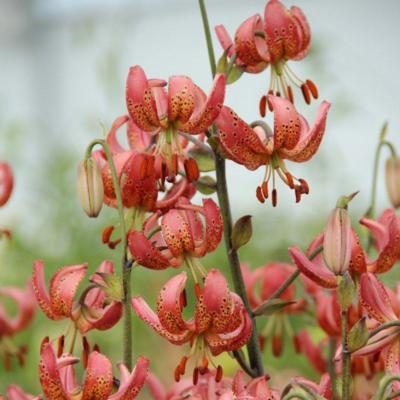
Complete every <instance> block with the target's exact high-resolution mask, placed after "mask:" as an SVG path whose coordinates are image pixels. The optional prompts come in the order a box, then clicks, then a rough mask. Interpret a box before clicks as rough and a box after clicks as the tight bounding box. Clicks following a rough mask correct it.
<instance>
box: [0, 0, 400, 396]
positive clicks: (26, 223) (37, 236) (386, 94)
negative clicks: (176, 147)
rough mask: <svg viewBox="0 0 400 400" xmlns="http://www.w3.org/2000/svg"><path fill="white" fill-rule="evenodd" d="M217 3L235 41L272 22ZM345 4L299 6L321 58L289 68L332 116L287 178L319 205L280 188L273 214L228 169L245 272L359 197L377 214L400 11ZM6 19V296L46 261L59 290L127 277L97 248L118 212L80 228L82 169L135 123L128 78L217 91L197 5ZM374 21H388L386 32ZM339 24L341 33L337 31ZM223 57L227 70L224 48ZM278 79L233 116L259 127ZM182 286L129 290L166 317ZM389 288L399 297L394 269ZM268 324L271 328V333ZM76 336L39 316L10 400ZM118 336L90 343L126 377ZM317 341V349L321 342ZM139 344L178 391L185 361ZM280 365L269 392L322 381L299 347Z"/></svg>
mask: <svg viewBox="0 0 400 400" xmlns="http://www.w3.org/2000/svg"><path fill="white" fill-rule="evenodd" d="M209 3H210V6H209V14H210V20H211V25H215V24H217V23H224V24H226V26H227V29H228V30H229V31H230V32H232V33H233V32H234V30H235V29H236V27H237V25H238V24H239V23H240V22H241V21H242V20H244V19H245V18H247V17H248V16H250V15H252V14H254V13H256V12H259V13H262V11H263V5H264V3H265V2H264V1H261V0H252V1H248V2H241V1H238V0H235V1H229V2H228V1H222V0H219V1H215V2H209ZM211 3H212V4H211ZM286 3H287V5H291V4H293V3H292V2H286ZM334 3H335V4H334V5H333V2H318V1H316V0H313V1H298V2H296V4H298V5H299V6H301V7H302V8H303V10H304V11H305V13H306V15H307V16H308V17H309V20H310V23H311V26H312V28H313V32H314V39H313V47H312V52H311V54H310V56H309V57H307V58H306V60H305V61H303V62H302V63H292V64H291V66H292V67H293V68H294V69H295V71H296V72H297V73H298V74H299V75H300V76H302V77H304V78H307V77H311V78H312V79H313V80H314V81H315V82H317V83H318V86H319V88H320V92H321V93H322V98H324V99H328V100H329V101H331V102H332V103H333V107H332V111H331V112H330V116H329V122H328V127H327V135H326V139H325V140H324V142H323V144H322V146H321V149H320V152H319V153H318V155H317V156H316V157H315V159H313V161H312V162H310V163H307V164H305V165H295V166H290V168H291V170H293V172H294V173H295V174H296V175H301V176H302V177H304V178H306V179H307V181H308V182H309V183H310V186H311V194H310V195H309V196H306V197H304V198H303V199H302V202H301V203H300V204H298V205H294V201H293V197H292V193H290V191H289V190H286V187H283V185H282V186H279V206H278V207H277V208H276V209H272V207H271V206H270V205H269V204H266V205H260V204H258V203H257V201H256V199H255V196H254V189H255V187H256V186H257V184H259V181H260V180H261V177H262V174H263V171H261V170H260V171H258V172H256V173H251V172H249V171H246V170H244V169H243V168H242V167H240V166H237V165H234V164H233V163H231V162H229V163H228V168H229V171H228V178H229V186H230V192H231V198H232V205H233V209H234V217H235V219H236V218H238V217H240V216H241V215H244V214H252V215H253V216H254V218H253V220H254V235H253V239H252V241H251V242H250V243H249V244H248V245H246V246H245V247H244V248H243V249H242V250H241V251H240V255H241V259H242V261H243V262H247V263H248V264H249V265H250V266H251V267H252V268H254V267H257V266H261V265H264V264H266V263H267V262H270V261H274V260H280V261H285V260H286V261H288V260H289V258H288V254H287V248H288V247H289V245H292V244H297V245H299V246H300V247H303V248H304V247H305V246H306V245H307V244H308V243H309V241H310V240H311V239H312V238H313V237H314V236H315V234H317V233H318V232H319V231H320V230H321V229H322V227H323V225H324V222H325V219H326V216H327V213H328V211H329V210H330V208H331V207H332V206H333V205H334V204H335V201H336V198H337V197H338V196H339V195H341V194H344V193H350V192H352V191H354V190H357V189H360V190H361V193H360V195H359V196H358V198H357V199H356V200H355V201H354V202H353V203H354V204H352V207H351V212H352V217H353V218H354V221H357V220H358V219H359V217H360V216H362V214H363V212H365V210H366V208H367V206H368V201H369V190H370V181H371V175H372V161H373V154H374V146H375V144H376V142H377V140H378V132H379V128H380V126H381V124H382V122H383V121H384V120H386V119H389V121H390V125H389V138H392V139H393V138H394V137H396V138H398V136H396V135H395V133H396V129H397V131H398V129H399V128H400V126H399V121H398V120H396V118H398V104H399V101H398V100H399V99H398V93H400V90H399V89H400V87H399V81H398V80H396V79H392V78H393V77H394V76H395V75H396V74H397V65H398V63H396V61H398V60H396V59H395V57H397V58H398V57H399V56H398V55H397V54H393V51H391V49H393V48H395V46H396V42H395V40H396V39H395V38H396V37H398V34H399V32H398V31H399V29H400V28H399V25H398V24H396V23H395V22H392V23H389V21H392V19H393V18H394V16H395V15H397V14H398V11H399V10H400V9H399V3H398V2H396V1H395V0H392V1H388V2H387V3H386V4H385V8H383V7H379V5H377V4H375V2H372V1H363V2H361V1H354V2H345V1H344V0H342V1H339V2H334ZM0 5H1V6H2V10H4V12H3V13H2V14H1V22H2V23H1V24H0V26H1V28H0V30H1V35H0V36H1V39H0V43H1V47H0V56H1V59H2V70H3V73H2V76H1V77H0V82H1V85H0V160H6V161H9V162H10V163H11V164H12V166H13V169H14V173H15V179H16V183H15V184H16V186H15V192H14V193H13V196H12V198H11V200H10V202H9V204H7V205H6V207H4V208H2V209H0V226H1V227H7V228H9V229H11V230H12V233H13V237H12V240H11V241H4V240H2V241H1V242H0V285H1V286H9V285H16V286H22V285H24V284H25V282H26V281H27V280H28V279H29V277H30V275H31V268H32V262H33V260H35V259H38V258H40V259H42V260H44V262H45V267H46V275H47V278H48V279H49V278H50V276H51V275H52V273H53V272H54V271H55V270H56V269H57V268H59V267H60V266H62V265H67V264H74V263H81V262H88V263H89V268H90V269H89V271H90V272H93V271H94V270H95V268H97V266H98V265H99V264H100V262H101V261H102V260H104V259H111V260H114V261H116V263H117V270H118V269H119V268H120V266H119V265H118V261H119V258H120V255H119V249H118V248H117V249H116V250H115V251H111V250H109V249H107V248H106V247H105V246H103V245H102V244H101V240H100V239H101V232H102V229H103V228H104V227H105V226H106V225H109V224H113V223H116V222H117V216H116V214H115V212H114V211H113V210H109V209H103V211H102V213H101V215H100V217H99V218H98V219H96V220H90V219H88V218H87V217H86V216H85V215H84V213H83V212H82V211H81V209H80V207H79V204H78V201H77V197H76V194H75V175H76V168H77V165H78V162H79V160H80V159H81V157H82V155H83V153H84V149H85V145H86V144H87V143H89V141H90V140H92V139H94V138H96V137H101V136H102V135H103V133H102V132H103V130H102V126H101V125H102V124H104V125H105V126H106V127H108V126H110V124H111V122H112V120H113V119H114V118H115V117H116V116H118V115H120V114H122V113H124V112H125V107H124V85H125V78H126V72H127V70H128V67H129V66H130V65H134V64H137V63H139V64H142V65H143V66H144V68H145V70H146V71H147V72H148V74H149V76H150V77H153V76H157V77H164V78H166V77H167V76H168V75H171V74H182V73H185V74H188V75H190V76H192V77H193V79H194V81H195V82H196V83H199V85H200V86H201V87H203V88H204V89H205V90H206V91H207V90H208V88H209V87H210V78H209V70H208V61H207V55H206V51H205V44H204V40H203V32H202V28H201V23H200V19H199V15H198V11H197V2H196V1H192V2H187V1H183V0H180V1H178V0H176V1H166V2H163V1H161V0H159V1H157V0H152V1H148V2H147V1H144V0H143V1H131V2H127V1H122V0H121V1H116V2H111V1H105V0H104V1H102V2H99V3H98V2H91V1H83V2H78V1H39V0H38V1H28V0H26V1H23V0H19V1H11V0H10V1H7V0H2V1H1V2H0ZM378 12H379V13H380V15H381V18H380V19H378V20H376V18H375V16H376V15H377V13H378ZM396 13H397V14H396ZM339 19H340V21H341V27H340V29H339V28H338V26H337V24H336V23H332V21H335V20H339ZM372 24H373V26H374V29H371V26H372ZM215 48H216V52H217V54H220V53H221V50H220V47H219V45H218V44H217V43H215ZM371 49H373V51H372V50H371ZM371 53H373V55H374V56H373V57H371ZM383 65H384V66H385V67H384V68H383V67H382V66H383ZM268 79H269V73H268V72H266V73H264V74H260V75H257V76H249V75H245V76H243V77H242V79H241V80H240V81H239V82H238V84H237V85H234V86H231V87H229V88H228V93H227V104H230V105H232V106H233V107H234V108H235V109H236V111H237V112H238V113H239V114H240V115H241V116H242V117H243V118H245V119H248V120H249V121H250V120H254V119H256V118H258V115H257V105H258V99H259V97H260V95H261V94H263V91H264V90H265V89H266V88H267V85H268V83H267V81H268ZM388 89H390V90H388ZM298 96H299V95H298ZM243 99H244V100H243ZM316 104H317V103H314V104H313V105H312V106H311V107H309V108H306V107H305V106H304V105H303V104H301V105H300V106H299V111H301V112H302V113H304V114H305V115H306V116H307V117H308V118H310V120H311V121H312V119H313V117H314V115H315V112H316V107H317V105H316ZM269 122H270V120H269ZM397 142H398V140H397ZM379 179H380V183H379V186H378V188H379V195H378V200H379V209H380V210H381V209H383V208H384V207H385V206H388V202H387V199H386V195H385V190H384V185H383V183H382V182H383V180H382V173H380V177H379ZM196 199H197V200H199V199H200V197H197V198H196ZM204 265H205V266H206V267H207V268H210V267H218V268H221V269H222V270H223V271H224V272H226V273H227V276H229V273H228V270H227V263H226V259H225V253H224V248H223V245H221V246H220V248H219V249H218V251H216V252H215V253H213V254H211V255H209V256H208V257H206V259H205V260H204ZM174 273H176V271H175V270H168V271H162V272H159V273H155V272H152V271H149V270H146V269H144V268H137V269H135V270H134V272H133V274H132V283H133V288H134V289H133V290H134V293H136V294H140V295H142V296H144V297H145V298H146V300H148V302H149V304H151V305H154V304H155V298H156V296H157V293H158V291H159V289H160V288H161V286H162V285H163V283H164V282H165V281H166V280H167V279H168V277H169V276H171V275H172V274H174ZM390 278H391V279H392V282H397V281H398V278H399V273H398V271H397V270H396V268H395V269H394V270H393V271H392V272H391V275H390ZM7 306H9V305H8V304H7ZM10 306H11V308H12V305H10ZM264 323H265V320H263V319H262V320H260V325H261V326H263V325H264ZM294 324H295V325H299V326H304V325H305V324H307V326H309V325H310V322H309V320H308V319H304V318H303V317H300V318H297V320H296V321H294ZM67 325H68V322H67V321H60V322H49V321H48V320H47V319H46V318H45V317H44V315H43V314H42V313H41V311H40V310H38V311H37V313H36V317H35V319H34V322H33V324H32V325H31V326H30V328H29V330H27V331H25V332H23V333H21V334H19V335H17V336H16V337H15V338H14V339H13V340H14V341H15V343H16V344H27V345H28V347H29V352H28V355H27V362H26V365H25V366H24V367H23V368H19V367H18V366H17V365H16V364H15V363H14V365H13V368H12V370H11V371H5V370H4V369H3V366H2V365H1V364H0V393H2V392H4V390H5V388H6V386H7V385H8V384H10V383H11V382H15V383H17V384H20V385H21V386H22V387H23V388H24V389H25V390H26V391H27V392H31V393H34V394H36V393H39V392H40V385H39V383H38V379H37V378H38V369H37V365H38V349H39V345H40V342H41V340H42V338H43V337H44V336H46V335H49V336H50V337H52V338H56V337H57V336H59V335H60V334H62V333H64V332H65V330H66V328H67ZM120 328H121V326H120V324H119V325H118V326H116V327H115V328H114V329H112V330H111V331H109V332H107V333H101V332H90V333H89V335H88V338H89V340H90V341H91V342H92V343H98V344H99V345H100V348H101V350H102V351H103V352H104V353H105V354H106V355H107V356H109V357H110V359H111V360H112V361H113V362H114V363H116V362H117V361H119V360H120V359H121V329H120ZM313 335H314V337H315V338H318V337H319V335H320V333H319V332H318V331H315V332H313ZM133 340H134V352H135V357H136V356H138V355H144V356H146V357H149V358H150V359H151V369H152V371H153V372H155V374H156V375H158V376H159V377H161V379H162V381H163V382H165V383H167V384H170V383H171V382H172V373H171V371H173V369H174V367H175V365H176V363H177V362H178V360H179V359H180V356H181V354H183V353H182V352H183V351H186V350H187V347H185V349H181V348H178V347H175V346H173V345H170V344H168V343H167V342H165V341H164V340H162V339H161V338H159V337H158V336H157V334H155V333H154V332H153V331H152V330H151V329H150V328H148V327H147V326H145V324H144V323H142V322H141V321H139V320H138V319H137V318H134V339H133ZM269 349H270V346H268V345H267V346H266V351H265V360H266V366H267V367H266V369H267V371H268V372H269V373H270V374H271V375H273V380H272V383H273V385H277V386H282V384H283V382H287V381H288V379H289V377H291V376H293V375H295V374H304V375H305V376H308V377H311V378H316V377H317V375H316V374H315V372H314V371H313V370H312V368H311V366H310V365H309V363H308V361H306V359H305V358H304V357H303V356H301V355H296V356H294V355H293V354H294V352H293V348H292V344H291V343H290V342H289V341H287V342H286V343H285V346H284V354H283V355H282V357H280V358H279V359H276V358H274V357H272V356H271V354H270V351H269ZM221 362H223V363H224V365H225V366H226V371H227V373H229V372H232V373H233V372H234V370H235V368H236V365H235V363H234V362H233V361H232V360H230V359H229V357H227V356H225V357H224V359H223V360H222V361H221ZM278 370H279V373H276V374H274V371H278ZM143 398H146V395H145V394H144V395H143Z"/></svg>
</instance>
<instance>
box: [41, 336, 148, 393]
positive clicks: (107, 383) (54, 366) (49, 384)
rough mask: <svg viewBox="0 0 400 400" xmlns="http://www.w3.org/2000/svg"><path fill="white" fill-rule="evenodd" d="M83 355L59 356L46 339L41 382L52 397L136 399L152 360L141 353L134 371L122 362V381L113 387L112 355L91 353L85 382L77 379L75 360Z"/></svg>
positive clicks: (42, 354) (45, 391)
mask: <svg viewBox="0 0 400 400" xmlns="http://www.w3.org/2000/svg"><path fill="white" fill-rule="evenodd" d="M78 361H79V359H77V358H76V357H72V356H70V355H69V354H63V355H62V356H61V357H57V356H56V354H55V352H54V349H53V346H52V345H51V344H50V343H49V342H48V341H47V340H45V341H44V343H43V344H42V349H41V352H40V365H39V372H40V376H39V377H40V383H41V385H42V389H43V393H44V395H45V396H46V398H47V399H48V400H73V399H77V398H81V399H82V400H84V399H97V400H128V399H129V400H130V399H134V398H135V397H136V396H137V395H138V393H139V391H140V390H141V388H142V387H143V385H144V382H145V379H146V375H147V371H148V361H147V360H146V359H145V358H143V357H139V358H138V360H137V363H136V366H135V368H134V369H133V371H132V373H130V372H129V370H128V369H127V368H126V366H125V365H123V364H120V365H119V370H120V377H121V381H120V385H119V389H118V390H117V392H115V393H112V391H113V372H112V365H111V362H110V361H109V359H108V358H107V357H106V356H104V355H103V354H101V353H99V352H98V351H92V352H91V353H90V354H89V358H88V361H87V366H86V368H85V377H84V379H83V383H82V385H79V384H78V383H77V378H76V375H75V371H74V368H73V364H75V363H77V362H78Z"/></svg>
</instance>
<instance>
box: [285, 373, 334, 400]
mask: <svg viewBox="0 0 400 400" xmlns="http://www.w3.org/2000/svg"><path fill="white" fill-rule="evenodd" d="M292 382H293V385H296V384H297V385H301V386H305V387H307V388H309V389H311V390H312V391H313V392H314V393H315V394H316V395H319V396H321V397H318V398H319V399H320V398H321V400H322V399H326V400H331V399H332V398H333V392H332V383H331V378H330V376H329V375H328V374H324V375H322V377H321V380H320V382H319V384H316V383H315V382H313V381H310V380H309V379H306V378H303V377H301V376H299V377H296V378H293V379H292Z"/></svg>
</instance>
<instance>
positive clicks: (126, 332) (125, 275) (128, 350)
mask: <svg viewBox="0 0 400 400" xmlns="http://www.w3.org/2000/svg"><path fill="white" fill-rule="evenodd" d="M96 145H100V146H102V147H103V150H104V152H105V154H106V157H107V161H108V164H109V165H110V170H111V176H112V180H113V185H114V190H115V196H116V199H117V207H118V214H119V221H120V228H121V239H122V260H121V268H122V286H123V290H124V299H123V307H124V320H123V333H122V335H123V337H122V353H123V362H124V364H125V365H126V367H127V368H128V369H129V370H131V368H132V319H131V305H130V298H131V270H132V269H131V268H129V267H128V262H127V261H128V259H127V252H128V238H127V234H126V225H125V218H124V206H123V203H122V194H121V187H120V184H119V180H118V175H117V170H116V168H115V164H114V161H113V158H112V154H111V150H110V147H109V146H108V144H107V142H106V141H105V140H101V139H96V140H94V141H92V142H91V143H90V144H89V146H88V147H87V149H86V158H89V157H90V156H91V154H92V150H93V147H94V146H96Z"/></svg>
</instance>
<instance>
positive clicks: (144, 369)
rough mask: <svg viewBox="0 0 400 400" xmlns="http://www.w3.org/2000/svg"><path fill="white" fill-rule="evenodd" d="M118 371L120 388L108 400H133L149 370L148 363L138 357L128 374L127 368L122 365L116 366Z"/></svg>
mask: <svg viewBox="0 0 400 400" xmlns="http://www.w3.org/2000/svg"><path fill="white" fill-rule="evenodd" d="M118 368H119V371H120V381H121V383H120V386H119V388H118V391H117V392H116V393H114V394H113V395H111V396H110V397H108V400H133V399H134V398H136V396H137V395H138V394H139V392H140V390H141V389H142V387H143V385H144V383H145V380H146V377H147V374H148V370H149V361H148V360H147V359H146V358H144V357H139V358H138V359H137V361H136V365H135V367H134V369H133V371H132V373H129V370H128V368H126V366H125V365H124V364H122V363H120V364H119V365H118Z"/></svg>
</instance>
